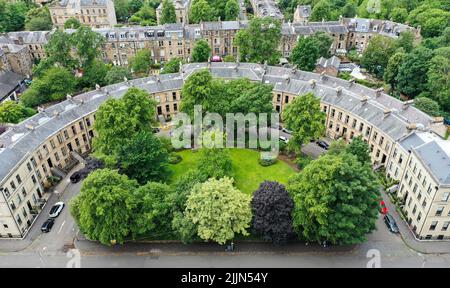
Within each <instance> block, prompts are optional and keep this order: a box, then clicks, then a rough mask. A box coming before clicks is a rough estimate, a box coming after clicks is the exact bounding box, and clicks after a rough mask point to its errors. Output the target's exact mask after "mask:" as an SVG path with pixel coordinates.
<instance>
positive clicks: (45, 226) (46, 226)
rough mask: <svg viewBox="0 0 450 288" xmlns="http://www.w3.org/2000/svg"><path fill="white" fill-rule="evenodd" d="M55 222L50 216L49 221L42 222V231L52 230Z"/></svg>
mask: <svg viewBox="0 0 450 288" xmlns="http://www.w3.org/2000/svg"><path fill="white" fill-rule="evenodd" d="M54 224H55V219H53V218H49V219H47V221H45V222H44V224H42V227H41V231H42V232H44V233H48V232H50V231H51V230H52V227H53V225H54Z"/></svg>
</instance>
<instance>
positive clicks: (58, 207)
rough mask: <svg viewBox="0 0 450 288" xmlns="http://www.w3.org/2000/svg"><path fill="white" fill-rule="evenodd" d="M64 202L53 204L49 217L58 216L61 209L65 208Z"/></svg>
mask: <svg viewBox="0 0 450 288" xmlns="http://www.w3.org/2000/svg"><path fill="white" fill-rule="evenodd" d="M64 206H65V204H64V202H57V203H55V205H53V207H52V209H50V213H49V215H48V216H49V217H50V218H56V217H58V216H59V214H61V211H62V210H63V209H64Z"/></svg>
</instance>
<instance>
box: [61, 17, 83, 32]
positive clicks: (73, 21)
mask: <svg viewBox="0 0 450 288" xmlns="http://www.w3.org/2000/svg"><path fill="white" fill-rule="evenodd" d="M80 26H81V23H80V21H79V20H78V19H77V18H74V17H71V18H69V19H67V20H66V22H64V29H78V28H80Z"/></svg>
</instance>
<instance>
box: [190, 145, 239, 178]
mask: <svg viewBox="0 0 450 288" xmlns="http://www.w3.org/2000/svg"><path fill="white" fill-rule="evenodd" d="M200 153H202V154H201V156H200V159H199V160H198V164H197V169H198V171H199V172H200V173H202V174H203V175H207V177H208V178H216V179H220V178H223V177H225V176H228V177H231V176H233V175H232V171H233V161H232V160H231V157H230V154H229V151H228V150H226V149H223V148H202V149H201V152H200Z"/></svg>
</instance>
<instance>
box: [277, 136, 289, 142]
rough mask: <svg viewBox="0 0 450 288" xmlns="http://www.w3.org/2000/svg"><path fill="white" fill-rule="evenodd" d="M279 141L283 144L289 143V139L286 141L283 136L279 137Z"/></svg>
mask: <svg viewBox="0 0 450 288" xmlns="http://www.w3.org/2000/svg"><path fill="white" fill-rule="evenodd" d="M279 139H280V141H283V142H284V143H288V142H289V139H287V138H286V137H284V136H280V138H279Z"/></svg>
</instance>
